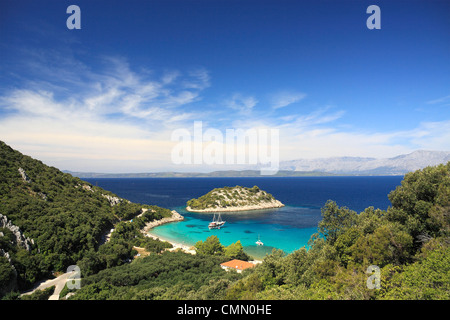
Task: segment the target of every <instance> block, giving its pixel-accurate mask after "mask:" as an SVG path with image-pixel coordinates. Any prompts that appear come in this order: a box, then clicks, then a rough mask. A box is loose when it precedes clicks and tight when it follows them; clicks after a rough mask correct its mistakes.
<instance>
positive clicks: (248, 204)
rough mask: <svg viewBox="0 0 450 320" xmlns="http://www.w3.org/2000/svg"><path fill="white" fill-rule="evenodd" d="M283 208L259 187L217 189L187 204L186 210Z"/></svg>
mask: <svg viewBox="0 0 450 320" xmlns="http://www.w3.org/2000/svg"><path fill="white" fill-rule="evenodd" d="M283 206H284V205H283V204H282V203H281V202H280V201H278V200H276V199H275V198H274V197H273V196H272V195H271V194H270V193H267V192H266V191H264V190H261V189H259V188H258V187H257V186H254V187H253V188H246V187H241V186H235V187H224V188H216V189H213V190H211V191H210V192H208V193H207V194H205V195H203V196H201V197H200V198H198V199H191V200H189V201H188V202H187V204H186V210H187V211H193V212H223V211H247V210H259V209H269V208H280V207H283Z"/></svg>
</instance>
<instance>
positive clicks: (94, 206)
mask: <svg viewBox="0 0 450 320" xmlns="http://www.w3.org/2000/svg"><path fill="white" fill-rule="evenodd" d="M19 168H21V170H23V171H22V172H24V174H25V178H24V176H23V175H22V173H21V172H20V171H19V170H20V169H19ZM108 197H109V198H110V199H111V198H112V199H115V200H116V201H117V203H118V204H114V203H111V201H110V200H109V199H108ZM0 202H1V206H0V214H2V215H3V216H5V217H7V219H8V222H10V223H12V224H13V225H14V226H17V227H19V228H20V232H21V233H22V234H23V235H24V237H27V238H29V239H33V242H34V244H33V242H31V241H30V242H28V248H27V247H26V246H24V245H23V244H21V243H18V241H17V237H16V235H15V234H13V233H12V232H11V231H10V230H9V229H8V228H0V232H1V234H0V253H2V252H3V253H2V254H0V297H1V296H3V295H5V294H8V293H9V292H11V291H19V290H20V291H21V290H24V289H27V288H29V287H30V286H31V284H33V283H34V282H36V281H37V280H40V279H43V278H47V277H51V274H52V272H53V271H63V272H64V271H65V270H66V268H67V267H68V266H69V265H73V264H80V265H83V266H84V267H86V272H87V273H88V274H89V273H92V272H97V271H98V270H100V269H103V268H106V267H110V266H114V265H119V264H122V263H123V262H124V261H126V260H127V259H129V258H132V257H133V254H134V253H135V252H134V251H133V249H132V247H133V246H137V245H139V246H143V247H146V248H147V249H149V250H150V251H160V250H161V248H163V247H166V246H167V245H168V244H163V243H158V242H157V241H155V240H152V239H147V238H145V239H144V237H143V236H142V235H141V234H140V233H139V232H138V229H139V228H140V227H142V226H143V224H145V222H147V221H152V220H154V219H160V218H161V217H166V216H170V215H171V212H170V210H168V209H163V208H158V207H156V206H148V205H141V204H135V203H130V202H128V201H126V200H123V199H120V198H119V197H117V196H116V195H114V194H113V193H111V192H109V191H106V190H103V189H101V188H99V187H96V186H92V185H91V184H89V183H87V182H85V181H82V180H80V179H79V178H75V177H72V176H71V175H70V174H66V173H63V172H61V171H59V170H58V169H56V168H53V167H49V166H46V165H45V164H43V163H42V162H41V161H38V160H34V159H32V158H31V157H28V156H24V155H22V154H21V153H20V152H17V151H15V150H13V149H11V148H10V147H9V146H7V145H6V144H4V143H3V142H1V141H0ZM142 208H147V209H148V211H147V212H145V213H144V214H142V215H141V216H140V217H139V218H135V219H134V220H133V223H130V224H128V225H127V222H125V220H128V219H131V218H133V217H136V216H137V215H139V214H140V213H141V212H142ZM114 226H116V230H117V232H114V233H113V234H112V237H111V241H110V242H108V243H105V244H103V241H102V238H103V236H104V235H105V234H106V233H107V232H108V231H109V230H110V229H112V228H113V227H114ZM131 234H133V236H131ZM1 235H3V236H1ZM134 236H137V237H136V238H135V237H134ZM5 254H8V256H9V259H8V258H6V256H5Z"/></svg>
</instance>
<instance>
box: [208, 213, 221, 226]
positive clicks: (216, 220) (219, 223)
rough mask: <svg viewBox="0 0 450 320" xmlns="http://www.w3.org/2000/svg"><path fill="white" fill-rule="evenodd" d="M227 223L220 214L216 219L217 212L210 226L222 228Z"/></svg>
mask: <svg viewBox="0 0 450 320" xmlns="http://www.w3.org/2000/svg"><path fill="white" fill-rule="evenodd" d="M224 224H225V221H222V217H221V216H220V212H219V215H218V217H217V219H216V214H215V213H214V216H213V220H212V221H211V222H210V223H209V225H208V228H209V229H220V227H221V226H223V225H224Z"/></svg>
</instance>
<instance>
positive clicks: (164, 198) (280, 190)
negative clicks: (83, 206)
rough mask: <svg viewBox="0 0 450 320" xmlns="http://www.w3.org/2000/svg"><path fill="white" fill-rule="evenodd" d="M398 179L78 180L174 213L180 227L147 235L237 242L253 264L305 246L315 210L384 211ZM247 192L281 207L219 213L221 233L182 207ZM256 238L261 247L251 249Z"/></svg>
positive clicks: (158, 229) (203, 216) (317, 214)
mask: <svg viewBox="0 0 450 320" xmlns="http://www.w3.org/2000/svg"><path fill="white" fill-rule="evenodd" d="M402 179H403V177H402V176H387V177H256V178H253V177H252V178H130V179H126V178H124V179H84V180H86V181H88V182H90V183H92V184H94V185H95V184H97V185H98V186H99V187H102V188H104V189H106V190H110V191H112V192H114V193H115V194H117V195H118V196H120V197H123V198H126V199H128V200H130V201H132V202H137V203H145V204H153V205H157V206H160V207H165V208H169V209H174V210H177V211H178V212H179V213H180V214H182V215H183V216H184V217H185V220H184V221H181V222H176V223H170V224H166V225H162V226H159V227H156V228H154V229H152V234H155V235H157V236H160V237H162V238H166V239H170V240H174V241H177V242H180V243H185V244H188V245H194V244H195V243H196V242H197V241H199V240H202V241H204V240H205V239H206V238H207V237H208V236H210V235H216V236H217V237H218V238H219V239H220V242H221V243H222V244H223V245H229V244H231V243H234V242H236V241H238V240H240V241H241V243H242V245H243V246H244V249H245V250H246V252H248V253H249V254H251V255H253V256H254V257H255V258H261V257H264V255H265V254H266V253H270V252H271V251H272V249H273V248H278V249H282V250H284V251H285V252H287V253H289V252H292V251H294V250H296V249H299V248H301V247H303V246H305V245H306V244H307V242H308V240H309V238H310V236H311V235H312V234H313V233H315V232H316V231H317V224H318V222H319V221H320V220H321V212H320V208H322V207H323V205H324V204H325V202H326V201H327V200H329V199H330V200H333V201H335V202H336V203H337V204H338V205H339V206H346V207H348V208H350V209H352V210H355V211H357V212H358V213H359V212H361V211H363V210H364V209H365V208H367V207H369V206H373V207H375V208H380V209H387V208H388V206H390V205H391V204H390V202H389V199H388V197H387V195H388V194H389V192H390V191H392V190H394V189H395V188H396V187H397V186H398V185H400V182H401V180H402ZM236 185H240V186H244V187H253V186H254V185H257V186H258V187H260V188H261V189H263V190H265V191H267V192H269V193H271V194H272V195H273V196H274V197H275V198H276V199H278V200H280V201H281V202H282V203H284V204H285V207H283V208H278V209H268V210H255V211H247V212H239V213H223V214H222V219H223V220H225V221H226V223H225V225H224V226H223V227H222V228H221V229H214V230H209V229H208V223H209V222H210V221H211V220H212V215H213V214H212V213H190V212H187V211H186V210H185V205H186V201H188V200H190V199H192V198H198V197H200V196H202V195H203V194H205V193H208V192H209V191H211V190H212V189H214V188H220V187H225V186H230V187H233V186H236ZM258 237H259V238H260V239H261V241H262V242H263V243H264V246H256V244H255V242H256V241H257V240H258Z"/></svg>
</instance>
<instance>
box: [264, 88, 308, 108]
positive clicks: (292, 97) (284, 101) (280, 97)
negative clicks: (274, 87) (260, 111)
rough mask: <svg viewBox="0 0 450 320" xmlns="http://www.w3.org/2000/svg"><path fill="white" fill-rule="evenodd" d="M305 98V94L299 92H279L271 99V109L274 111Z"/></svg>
mask: <svg viewBox="0 0 450 320" xmlns="http://www.w3.org/2000/svg"><path fill="white" fill-rule="evenodd" d="M305 97H306V94H305V93H301V92H280V93H277V94H275V95H274V96H273V97H272V108H274V109H279V108H284V107H287V106H288V105H290V104H293V103H295V102H299V101H300V100H302V99H304V98H305Z"/></svg>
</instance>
